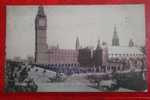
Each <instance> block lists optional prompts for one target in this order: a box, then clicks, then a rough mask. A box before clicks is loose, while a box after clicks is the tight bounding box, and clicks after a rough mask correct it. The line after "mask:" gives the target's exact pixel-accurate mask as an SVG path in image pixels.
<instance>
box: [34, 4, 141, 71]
mask: <svg viewBox="0 0 150 100" xmlns="http://www.w3.org/2000/svg"><path fill="white" fill-rule="evenodd" d="M143 57H144V54H143V52H142V51H141V50H140V47H137V46H134V42H133V40H130V41H129V45H128V46H120V43H119V36H118V34H117V29H116V26H115V27H114V32H113V38H112V46H108V45H107V44H106V43H104V42H103V43H102V44H101V43H100V40H98V43H97V47H96V49H95V50H92V49H90V48H81V47H80V43H79V37H77V39H76V43H75V49H61V48H59V46H57V47H50V48H48V44H47V17H46V15H45V13H44V8H43V7H42V6H40V7H38V13H37V15H36V18H35V63H36V64H51V65H56V66H60V65H64V66H96V67H99V66H102V65H107V64H108V63H110V62H109V61H110V60H112V59H130V58H134V59H135V58H143ZM111 65H113V64H111ZM113 67H114V66H113ZM113 67H112V68H113ZM118 68H120V67H118ZM105 69H106V68H105ZM108 69H109V67H108ZM113 69H116V68H113Z"/></svg>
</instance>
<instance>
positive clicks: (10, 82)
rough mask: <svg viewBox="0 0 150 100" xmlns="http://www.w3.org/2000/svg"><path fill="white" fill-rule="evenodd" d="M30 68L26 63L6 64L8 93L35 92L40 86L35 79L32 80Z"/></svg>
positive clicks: (9, 62) (8, 62)
mask: <svg viewBox="0 0 150 100" xmlns="http://www.w3.org/2000/svg"><path fill="white" fill-rule="evenodd" d="M29 71H30V68H27V66H26V65H25V64H24V63H21V62H13V61H7V63H6V81H5V82H6V87H5V88H6V89H5V90H6V91H8V92H10V91H11V92H18V91H20V92H34V91H37V88H38V86H37V85H36V83H35V82H34V79H32V78H30V77H29V75H28V72H29Z"/></svg>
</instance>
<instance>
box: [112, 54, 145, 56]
mask: <svg viewBox="0 0 150 100" xmlns="http://www.w3.org/2000/svg"><path fill="white" fill-rule="evenodd" d="M111 56H143V54H111Z"/></svg>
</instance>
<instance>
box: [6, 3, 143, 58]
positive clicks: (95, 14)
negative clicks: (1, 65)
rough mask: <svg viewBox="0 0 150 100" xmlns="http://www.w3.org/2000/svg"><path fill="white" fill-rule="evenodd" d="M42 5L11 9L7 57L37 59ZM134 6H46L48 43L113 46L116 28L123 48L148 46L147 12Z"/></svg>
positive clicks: (8, 16)
mask: <svg viewBox="0 0 150 100" xmlns="http://www.w3.org/2000/svg"><path fill="white" fill-rule="evenodd" d="M37 8H38V6H7V13H6V14H7V21H6V22H7V26H6V27H7V28H6V58H14V57H18V56H19V57H21V58H26V57H28V56H34V51H35V25H34V22H35V17H36V14H37V10H38V9H37ZM144 10H145V9H144V5H143V4H136V5H135V4H134V5H78V6H77V5H74V6H73V5H63V6H60V5H55V6H54V5H53V6H44V11H45V14H46V16H47V25H48V26H47V43H48V45H49V46H53V45H57V44H59V47H60V48H63V49H75V41H76V38H77V37H79V41H80V45H81V46H82V47H86V46H92V47H96V45H97V41H98V39H100V41H101V43H102V41H104V42H106V43H107V44H108V46H109V45H111V44H112V42H111V41H112V36H113V31H114V26H115V25H116V28H117V33H118V36H119V39H120V45H122V46H128V42H129V40H130V39H133V41H134V42H135V44H136V45H139V46H144V45H145V11H144Z"/></svg>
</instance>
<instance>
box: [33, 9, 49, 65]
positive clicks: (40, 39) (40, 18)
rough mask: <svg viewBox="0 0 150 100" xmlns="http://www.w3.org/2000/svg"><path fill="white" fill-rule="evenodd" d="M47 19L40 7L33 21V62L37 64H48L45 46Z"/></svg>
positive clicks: (46, 47)
mask: <svg viewBox="0 0 150 100" xmlns="http://www.w3.org/2000/svg"><path fill="white" fill-rule="evenodd" d="M46 33H47V17H46V15H45V13H44V8H43V7H42V6H40V7H38V13H37V15H36V19H35V62H36V63H37V64H47V63H48V53H47V52H48V46H47V34H46Z"/></svg>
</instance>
